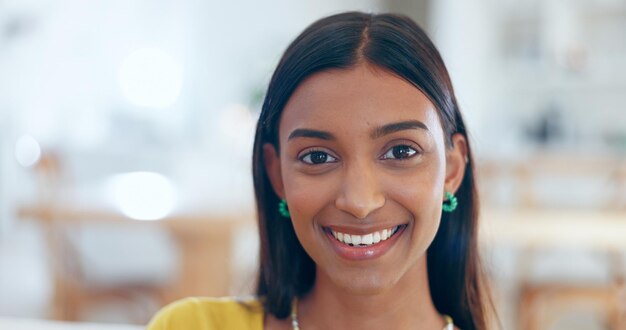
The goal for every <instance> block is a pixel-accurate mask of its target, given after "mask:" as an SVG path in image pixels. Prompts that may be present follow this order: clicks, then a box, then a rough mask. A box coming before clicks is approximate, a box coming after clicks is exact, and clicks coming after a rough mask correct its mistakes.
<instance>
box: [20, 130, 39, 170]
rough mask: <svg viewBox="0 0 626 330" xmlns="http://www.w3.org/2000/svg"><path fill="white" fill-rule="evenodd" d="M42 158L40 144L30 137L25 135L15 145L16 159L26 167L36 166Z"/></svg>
mask: <svg viewBox="0 0 626 330" xmlns="http://www.w3.org/2000/svg"><path fill="white" fill-rule="evenodd" d="M40 158H41V147H40V146H39V142H37V140H35V138H34V137H32V136H30V135H23V136H21V137H20V138H19V139H18V140H17V143H15V159H17V162H18V163H19V164H20V165H22V166H24V167H31V166H33V165H35V164H36V163H37V162H38V161H39V159H40Z"/></svg>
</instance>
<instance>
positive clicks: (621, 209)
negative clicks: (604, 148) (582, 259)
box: [479, 153, 626, 330]
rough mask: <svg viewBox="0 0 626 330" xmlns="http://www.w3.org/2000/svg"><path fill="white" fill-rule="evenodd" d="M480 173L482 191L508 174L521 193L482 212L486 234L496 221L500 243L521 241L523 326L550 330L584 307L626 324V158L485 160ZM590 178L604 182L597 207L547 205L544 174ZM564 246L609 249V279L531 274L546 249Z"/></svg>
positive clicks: (613, 326) (543, 156) (622, 326)
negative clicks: (541, 190)
mask: <svg viewBox="0 0 626 330" xmlns="http://www.w3.org/2000/svg"><path fill="white" fill-rule="evenodd" d="M479 173H480V176H481V177H480V178H479V182H481V184H484V186H483V188H484V187H490V186H491V185H492V184H493V183H494V182H497V181H498V180H502V179H503V177H507V176H508V178H507V179H509V183H510V184H511V185H512V186H513V191H514V193H515V196H514V198H513V201H514V202H513V205H512V206H510V207H509V208H508V211H494V210H493V209H491V210H490V209H489V208H488V209H487V210H486V211H485V212H483V217H482V221H483V222H486V223H487V224H488V226H487V227H483V231H484V232H483V233H484V234H485V236H487V237H489V236H490V235H489V230H488V229H487V228H488V227H489V226H493V228H492V229H493V232H495V233H497V235H496V236H494V235H491V238H492V239H494V238H495V239H496V241H497V242H499V243H501V244H507V245H510V244H516V245H517V247H518V248H519V250H520V251H521V254H522V256H521V258H520V259H521V260H522V262H521V263H520V264H518V277H519V278H518V279H517V281H518V286H519V310H518V326H519V327H518V329H521V330H535V329H548V328H549V326H550V325H551V324H553V323H554V322H555V321H556V320H557V319H558V318H559V317H560V315H562V314H563V313H565V312H567V311H568V310H572V309H574V308H581V306H583V307H582V308H584V309H585V310H589V311H595V313H596V314H597V315H599V316H600V317H602V318H604V319H605V320H606V322H607V324H608V326H609V327H610V329H614V330H617V329H626V289H625V285H624V265H623V263H622V260H623V259H622V256H623V255H624V252H625V251H626V193H625V192H626V160H624V159H620V158H611V157H576V156H575V155H570V156H567V155H557V154H548V153H546V154H537V155H530V156H529V157H527V158H526V159H524V160H519V161H508V162H485V163H484V164H483V166H481V167H480V168H479ZM585 176H590V177H594V178H600V179H601V180H604V182H605V190H604V191H603V192H606V193H607V194H606V195H607V197H606V198H603V199H602V201H601V202H600V203H599V205H597V206H596V207H595V208H591V209H590V208H583V207H581V206H580V205H576V204H574V203H573V205H571V206H570V208H568V209H564V208H562V207H561V208H559V207H554V206H552V207H549V206H548V207H546V205H545V204H546V203H545V201H543V200H541V198H540V197H539V194H538V191H537V190H538V188H537V187H536V186H535V184H536V183H537V181H540V180H541V179H539V178H540V177H541V178H548V179H551V178H554V177H559V178H563V177H571V178H573V179H577V178H581V177H585ZM481 179H482V181H481ZM559 188H560V189H561V190H562V189H566V190H567V189H571V188H567V187H565V186H563V187H559ZM578 188H579V189H581V188H580V187H578ZM565 192H568V191H565ZM489 193H490V192H489V191H487V190H483V191H482V196H486V197H487V199H488V200H489ZM540 202H543V204H542V203H540ZM548 204H549V203H548ZM485 230H486V231H485ZM564 247H565V248H577V249H585V250H588V251H598V252H599V253H601V254H604V255H605V256H606V257H607V258H608V259H609V260H610V261H609V262H608V267H609V268H610V269H609V272H610V274H611V279H610V281H609V282H608V283H603V284H597V283H596V284H593V283H587V284H586V283H562V282H554V281H548V282H545V281H535V280H533V279H531V278H530V277H529V276H528V275H529V273H530V272H531V270H532V269H533V266H534V262H535V261H536V260H537V259H538V258H541V257H542V254H543V253H544V252H547V251H550V250H552V249H559V248H564Z"/></svg>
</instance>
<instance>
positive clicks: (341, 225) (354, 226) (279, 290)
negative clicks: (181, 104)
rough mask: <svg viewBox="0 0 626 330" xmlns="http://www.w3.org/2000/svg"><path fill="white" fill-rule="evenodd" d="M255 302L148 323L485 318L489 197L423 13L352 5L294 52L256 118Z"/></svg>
mask: <svg viewBox="0 0 626 330" xmlns="http://www.w3.org/2000/svg"><path fill="white" fill-rule="evenodd" d="M253 173H254V185H255V191H256V199H257V208H258V214H259V229H260V236H261V265H260V271H259V278H258V287H257V297H258V298H256V299H251V300H248V301H235V300H233V299H229V298H223V299H210V298H191V299H186V300H183V301H181V302H177V303H174V304H172V305H170V306H168V307H166V308H165V309H164V310H163V311H162V312H160V313H159V314H158V315H157V316H156V317H155V319H154V320H153V322H152V323H151V327H150V329H218V328H219V329H300V328H301V329H459V328H460V329H485V328H487V322H488V321H487V310H488V308H487V307H488V306H490V305H489V304H490V301H489V298H488V296H487V294H486V288H485V286H484V280H483V273H482V268H481V266H480V262H479V256H478V251H477V239H476V236H477V212H478V207H477V195H476V188H475V183H474V176H473V161H472V155H471V152H470V147H469V144H468V139H467V131H466V129H465V126H464V123H463V119H462V117H461V114H460V112H459V108H458V105H457V102H456V99H455V96H454V92H453V89H452V85H451V82H450V78H449V76H448V73H447V71H446V68H445V66H444V64H443V61H442V59H441V57H440V55H439V53H438V51H437V50H436V48H435V47H434V45H433V44H432V42H431V41H430V40H429V39H428V37H427V36H426V35H425V33H424V32H423V31H422V30H421V29H420V28H419V27H418V26H417V25H416V24H415V23H414V22H413V21H411V20H410V19H409V18H407V17H404V16H400V15H393V14H381V15H371V14H364V13H359V12H349V13H342V14H337V15H333V16H330V17H327V18H323V19H321V20H319V21H317V22H315V23H313V24H312V25H311V26H309V27H308V28H307V29H306V30H305V31H304V32H303V33H302V34H301V35H300V36H298V37H297V38H296V39H295V40H294V41H293V43H292V44H291V45H290V46H289V48H288V49H287V50H286V52H285V54H284V55H283V57H282V59H281V61H280V63H279V64H278V67H277V68H276V71H275V72H274V75H273V77H272V80H271V82H270V85H269V88H268V91H267V95H266V98H265V102H264V104H263V109H262V112H261V116H260V118H259V123H258V126H257V132H256V138H255V144H254V156H253Z"/></svg>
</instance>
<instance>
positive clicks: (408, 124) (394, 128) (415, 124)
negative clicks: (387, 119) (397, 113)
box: [370, 120, 429, 139]
mask: <svg viewBox="0 0 626 330" xmlns="http://www.w3.org/2000/svg"><path fill="white" fill-rule="evenodd" d="M418 128H420V129H424V130H426V131H429V130H428V126H426V124H424V123H422V122H421V121H419V120H408V121H401V122H398V123H391V124H387V125H384V126H381V127H377V128H375V129H374V131H373V132H372V133H371V134H370V138H372V139H378V138H380V137H383V136H385V135H388V134H391V133H395V132H398V131H403V130H407V129H418Z"/></svg>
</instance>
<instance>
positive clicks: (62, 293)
mask: <svg viewBox="0 0 626 330" xmlns="http://www.w3.org/2000/svg"><path fill="white" fill-rule="evenodd" d="M17 213H18V214H17V215H18V217H19V218H20V219H34V220H36V221H39V222H40V223H41V224H42V225H44V226H54V225H59V224H61V225H63V226H66V227H72V224H75V225H76V227H78V226H79V225H84V224H89V223H94V224H96V223H103V222H106V223H107V224H112V223H120V224H131V223H132V224H134V225H138V226H141V225H145V226H161V227H162V228H165V229H167V230H169V231H170V232H171V233H172V236H173V237H174V238H175V240H176V242H177V244H178V245H179V247H180V256H181V269H180V272H179V277H178V278H177V280H176V281H175V283H172V284H171V285H170V286H168V287H167V288H165V289H166V290H163V291H162V292H159V295H160V296H161V297H162V302H161V303H167V302H170V301H173V300H175V299H180V298H182V297H187V296H224V295H228V294H229V293H230V284H231V277H232V274H231V273H230V270H231V268H232V267H231V265H232V260H231V252H232V251H231V246H232V237H233V233H234V232H235V231H236V230H237V228H240V226H244V225H249V224H250V223H253V222H254V215H253V214H251V213H250V212H245V210H241V213H240V214H237V215H234V214H209V213H207V214H174V215H171V216H168V217H166V218H164V219H161V220H155V221H138V220H134V219H131V218H129V217H126V216H125V215H123V214H121V213H120V212H118V211H116V210H110V209H106V208H102V209H98V208H95V207H90V208H81V207H79V206H70V205H56V204H53V205H46V204H26V205H22V206H21V207H20V208H19V209H18V212H17ZM53 248H54V247H53ZM52 253H53V255H56V258H63V257H64V255H63V253H62V252H57V253H55V252H54V251H53V252H52ZM69 286H71V287H73V284H72V283H69V285H67V284H66V285H64V284H62V282H61V283H59V282H58V281H55V297H57V298H56V299H61V300H63V299H64V297H72V296H73V295H72V294H71V293H70V292H68V291H71V290H70V288H68V287H69ZM59 297H60V298H59ZM74 305H78V306H80V303H77V302H71V306H74ZM53 307H54V308H55V311H54V312H53V314H54V315H55V316H54V317H55V318H56V319H60V320H75V319H76V315H74V314H72V313H73V311H72V308H67V301H57V302H55V303H54V306H53ZM68 313H69V314H68ZM0 328H2V327H0Z"/></svg>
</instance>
